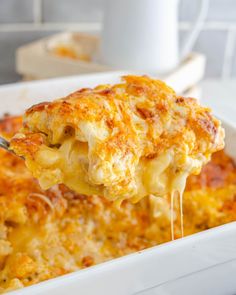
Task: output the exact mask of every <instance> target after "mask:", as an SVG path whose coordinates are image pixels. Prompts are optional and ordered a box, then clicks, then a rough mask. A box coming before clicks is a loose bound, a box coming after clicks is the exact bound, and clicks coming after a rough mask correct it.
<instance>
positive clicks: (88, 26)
mask: <svg viewBox="0 0 236 295" xmlns="http://www.w3.org/2000/svg"><path fill="white" fill-rule="evenodd" d="M33 1H34V23H13V24H0V31H4V32H8V31H23V30H32V31H33V30H52V29H59V30H60V29H64V28H65V29H72V30H75V29H77V30H78V29H81V30H88V31H89V30H100V29H101V23H100V22H78V23H70V22H63V23H60V22H58V23H47V22H46V23H44V22H43V17H42V1H41V0H33ZM190 28H191V24H190V23H188V22H180V23H179V29H180V30H181V31H187V30H189V29H190ZM203 30H231V31H233V30H234V31H236V23H234V22H232V23H229V22H228V23H223V22H207V23H205V24H204V27H203Z"/></svg>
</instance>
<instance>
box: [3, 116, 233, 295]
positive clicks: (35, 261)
mask: <svg viewBox="0 0 236 295" xmlns="http://www.w3.org/2000/svg"><path fill="white" fill-rule="evenodd" d="M20 127H21V118H20V117H7V118H4V119H3V120H1V121H0V135H1V136H4V137H5V138H9V137H11V136H13V134H15V133H16V132H17V131H18V129H19V128H20ZM0 163H1V165H0V292H6V291H10V290H13V289H17V288H22V287H24V286H29V285H32V284H36V283H38V282H41V281H44V280H47V279H50V278H54V277H57V276H60V275H63V274H65V273H69V272H72V271H75V270H79V269H82V268H85V267H89V266H92V265H94V264H98V263H101V262H103V261H107V260H110V259H113V258H116V257H120V256H123V255H126V254H129V253H133V252H136V251H139V250H142V249H145V248H148V247H152V246H154V245H158V244H161V243H164V242H167V241H170V240H171V232H170V205H169V201H168V199H166V198H157V199H155V202H153V199H152V198H151V197H150V198H145V199H143V200H141V201H140V202H139V203H137V204H131V203H130V202H129V201H124V202H123V203H122V205H121V207H120V208H117V207H116V206H114V204H113V202H111V201H108V200H106V199H105V198H104V197H102V196H101V197H98V196H83V195H79V194H77V193H75V192H73V191H71V190H70V189H68V188H67V187H65V186H64V185H59V186H57V185H56V186H54V187H52V188H51V189H49V190H42V189H41V188H40V186H39V184H38V182H37V180H36V179H34V178H33V177H32V175H31V174H30V172H29V171H28V169H27V168H26V167H25V164H24V161H23V160H22V159H20V158H18V157H16V156H14V155H13V154H11V153H7V152H6V151H4V150H1V149H0ZM178 212H179V205H178V200H176V202H175V228H174V229H175V238H179V237H181V230H180V218H179V214H178ZM230 221H236V167H235V164H234V162H233V161H232V159H230V158H229V157H228V156H227V155H225V154H224V153H223V152H219V153H216V154H215V155H213V158H212V161H211V162H210V163H209V164H207V165H206V166H205V167H204V168H203V171H202V173H201V174H200V175H199V176H191V177H190V178H189V179H188V182H187V190H186V192H185V193H184V232H185V235H189V234H192V233H195V232H198V231H201V230H204V229H208V228H210V227H214V226H217V225H220V224H223V223H227V222H230Z"/></svg>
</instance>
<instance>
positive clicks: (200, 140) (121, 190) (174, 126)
mask: <svg viewBox="0 0 236 295" xmlns="http://www.w3.org/2000/svg"><path fill="white" fill-rule="evenodd" d="M123 80H124V82H122V83H120V84H117V85H102V86H98V87H96V88H94V89H81V90H79V91H77V92H75V93H73V94H71V95H69V96H67V97H65V98H62V99H58V100H55V101H53V102H51V103H49V102H46V103H41V104H38V105H35V106H33V107H31V108H30V109H28V110H27V111H26V114H25V116H24V128H23V129H22V130H21V132H20V133H19V134H17V135H16V136H15V137H14V138H13V139H12V140H11V148H12V149H13V150H14V151H15V152H16V153H18V154H19V155H21V156H24V157H25V160H26V165H27V167H28V168H29V170H30V171H31V172H32V173H33V175H34V177H36V178H38V179H39V183H40V185H41V186H42V188H43V189H48V188H50V187H52V186H53V185H55V184H59V183H64V184H66V185H67V186H68V187H70V188H71V189H73V190H74V191H76V192H78V193H81V194H85V195H91V194H97V195H102V196H105V197H106V198H107V199H109V200H113V201H117V202H121V201H122V200H124V199H131V200H132V201H133V202H137V201H138V200H140V199H141V198H143V197H145V196H148V195H150V194H152V195H155V196H162V197H163V196H165V195H167V194H170V193H173V192H179V193H180V194H182V192H183V190H184V187H185V183H186V178H187V177H188V175H190V174H198V173H199V172H200V170H201V168H202V166H203V165H204V164H206V163H207V162H208V161H209V159H210V156H211V154H212V153H214V152H216V151H217V150H220V149H222V148H223V147H224V141H223V139H224V131H223V129H222V127H221V125H220V122H219V121H218V120H217V119H215V118H214V117H213V116H212V114H211V112H210V110H209V109H208V108H205V107H202V106H200V105H199V104H198V102H197V101H196V100H195V99H192V98H183V97H178V96H177V95H176V94H175V92H174V91H173V90H172V89H171V88H169V87H168V86H167V85H166V84H165V83H163V82H161V81H158V80H154V79H151V78H149V77H146V76H143V77H139V76H125V77H123Z"/></svg>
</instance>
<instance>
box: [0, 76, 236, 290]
mask: <svg viewBox="0 0 236 295" xmlns="http://www.w3.org/2000/svg"><path fill="white" fill-rule="evenodd" d="M120 75H122V73H120V72H116V73H108V74H96V75H87V76H79V77H75V76H74V77H71V78H70V77H69V78H60V79H53V80H47V81H39V82H27V83H20V84H14V85H7V86H2V87H1V88H0V95H1V97H2V100H3V102H4V103H2V104H1V107H0V114H1V115H3V114H4V113H6V112H8V113H10V114H20V113H22V112H23V111H24V109H25V108H27V107H29V106H30V105H32V104H34V103H37V102H40V101H42V98H43V100H45V99H46V100H50V99H54V98H55V97H60V96H63V95H66V94H68V93H70V92H72V91H74V90H76V89H78V88H80V87H83V86H95V85H96V84H102V83H115V82H117V81H118V79H119V77H120ZM217 114H218V115H219V113H218V112H217ZM223 121H224V120H223ZM224 127H225V129H226V152H227V153H228V154H229V155H230V156H231V157H233V158H234V159H235V160H236V142H235V141H234V138H235V136H236V129H235V128H234V126H233V125H232V124H230V123H227V122H225V121H224ZM235 269H236V223H235V222H234V223H230V224H227V225H224V226H219V227H216V228H214V229H211V230H207V231H204V232H201V233H198V234H194V235H191V236H189V237H186V238H183V239H180V240H176V241H173V242H169V243H165V244H163V245H160V246H156V247H153V248H150V249H147V250H144V251H141V252H138V253H135V254H131V255H128V256H124V257H121V258H117V259H114V260H111V261H109V262H105V263H102V264H100V265H97V266H94V267H91V268H89V269H85V270H80V271H78V272H74V273H71V274H68V275H65V276H62V277H59V278H56V279H51V280H48V281H46V282H43V283H39V284H37V285H33V286H31V287H26V288H24V289H21V290H17V291H14V292H12V293H11V294H23V295H24V294H54V293H55V294H67V293H69V294H79V293H80V294H199V293H201V294H209V293H211V292H212V290H214V294H234V293H235V290H236V282H235V279H234V273H235ZM206 278H207V279H206ZM218 278H220V279H218Z"/></svg>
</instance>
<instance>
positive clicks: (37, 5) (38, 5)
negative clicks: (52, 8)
mask: <svg viewBox="0 0 236 295" xmlns="http://www.w3.org/2000/svg"><path fill="white" fill-rule="evenodd" d="M33 1H34V6H33V9H34V23H35V24H40V23H42V19H43V18H42V0H33Z"/></svg>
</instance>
